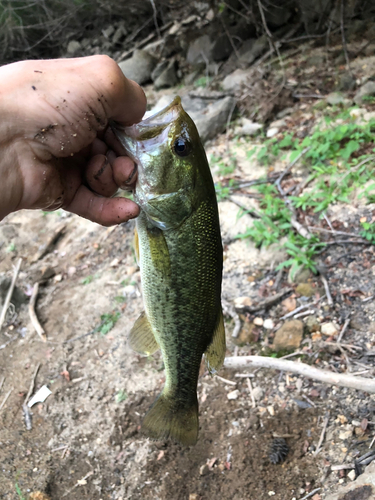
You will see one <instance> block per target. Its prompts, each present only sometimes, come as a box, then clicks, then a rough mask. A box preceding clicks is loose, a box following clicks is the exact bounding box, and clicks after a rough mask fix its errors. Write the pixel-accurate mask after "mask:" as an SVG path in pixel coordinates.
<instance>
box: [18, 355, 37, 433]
mask: <svg viewBox="0 0 375 500" xmlns="http://www.w3.org/2000/svg"><path fill="white" fill-rule="evenodd" d="M39 368H40V363H38V364H37V366H36V368H35V372H34V375H33V378H32V379H31V383H30V387H29V391H28V393H27V395H26V398H25V401H24V402H23V405H22V410H23V415H24V417H25V424H26V429H27V430H28V431H31V429H32V428H33V425H32V420H31V413H30V409H29V407H28V406H27V403H28V402H29V399H30V397H31V394H32V393H33V390H34V387H35V379H36V376H37V375H38V371H39Z"/></svg>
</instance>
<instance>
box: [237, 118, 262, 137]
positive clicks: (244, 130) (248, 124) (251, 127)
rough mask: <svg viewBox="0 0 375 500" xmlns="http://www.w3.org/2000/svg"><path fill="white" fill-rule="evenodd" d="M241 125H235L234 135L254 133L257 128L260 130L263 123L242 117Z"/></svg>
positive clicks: (257, 130)
mask: <svg viewBox="0 0 375 500" xmlns="http://www.w3.org/2000/svg"><path fill="white" fill-rule="evenodd" d="M241 124H242V126H241V127H237V128H236V130H235V134H236V135H240V136H243V135H255V134H256V133H257V132H259V130H262V128H263V125H262V124H261V123H256V122H252V121H251V120H249V119H248V118H242V120H241Z"/></svg>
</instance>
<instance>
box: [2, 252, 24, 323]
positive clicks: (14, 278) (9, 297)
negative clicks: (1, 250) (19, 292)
mask: <svg viewBox="0 0 375 500" xmlns="http://www.w3.org/2000/svg"><path fill="white" fill-rule="evenodd" d="M21 264H22V259H18V262H17V264H16V267H15V268H14V272H13V278H12V282H11V284H10V287H9V290H8V293H7V296H6V298H5V302H4V305H3V309H2V310H1V315H0V330H1V328H2V326H3V323H4V320H5V316H6V313H7V310H8V307H9V304H10V300H11V298H12V294H13V290H14V287H15V285H16V281H17V276H18V273H19V272H20V268H21Z"/></svg>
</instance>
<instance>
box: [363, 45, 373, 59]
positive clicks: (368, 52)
mask: <svg viewBox="0 0 375 500" xmlns="http://www.w3.org/2000/svg"><path fill="white" fill-rule="evenodd" d="M364 53H365V56H366V57H370V56H373V55H375V43H370V44H369V45H367V47H366V48H365V50H364Z"/></svg>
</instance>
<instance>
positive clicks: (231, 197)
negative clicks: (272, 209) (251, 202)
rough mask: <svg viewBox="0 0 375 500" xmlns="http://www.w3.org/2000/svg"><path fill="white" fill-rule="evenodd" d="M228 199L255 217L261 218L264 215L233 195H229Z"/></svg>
mask: <svg viewBox="0 0 375 500" xmlns="http://www.w3.org/2000/svg"><path fill="white" fill-rule="evenodd" d="M228 200H229V201H231V202H232V203H234V204H235V205H237V207H239V208H241V210H243V211H244V212H245V213H246V214H248V215H250V216H251V217H253V218H254V219H261V218H262V216H261V215H260V214H258V212H257V211H256V210H254V209H252V208H247V207H245V205H242V203H240V202H239V201H237V200H236V199H234V198H233V196H228Z"/></svg>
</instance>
